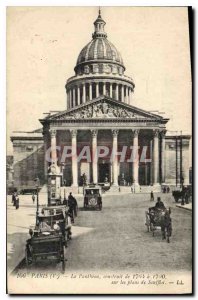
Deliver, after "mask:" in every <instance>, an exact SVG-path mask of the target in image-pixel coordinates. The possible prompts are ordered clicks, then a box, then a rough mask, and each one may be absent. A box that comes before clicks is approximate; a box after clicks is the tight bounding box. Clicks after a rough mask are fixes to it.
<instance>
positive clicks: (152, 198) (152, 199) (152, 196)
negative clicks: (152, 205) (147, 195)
mask: <svg viewBox="0 0 198 300" xmlns="http://www.w3.org/2000/svg"><path fill="white" fill-rule="evenodd" d="M150 200H151V201H154V193H153V191H151V199H150Z"/></svg>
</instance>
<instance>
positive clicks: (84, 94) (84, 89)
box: [82, 83, 86, 103]
mask: <svg viewBox="0 0 198 300" xmlns="http://www.w3.org/2000/svg"><path fill="white" fill-rule="evenodd" d="M82 98H83V101H82V102H83V103H85V102H86V86H85V83H83V94H82Z"/></svg>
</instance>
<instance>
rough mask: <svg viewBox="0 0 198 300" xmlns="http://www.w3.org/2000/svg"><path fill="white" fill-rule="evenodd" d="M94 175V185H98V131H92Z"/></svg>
mask: <svg viewBox="0 0 198 300" xmlns="http://www.w3.org/2000/svg"><path fill="white" fill-rule="evenodd" d="M91 134H92V174H93V183H98V157H97V134H98V131H97V130H92V131H91Z"/></svg>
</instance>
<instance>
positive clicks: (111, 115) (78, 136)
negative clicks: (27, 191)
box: [11, 11, 190, 193]
mask: <svg viewBox="0 0 198 300" xmlns="http://www.w3.org/2000/svg"><path fill="white" fill-rule="evenodd" d="M105 24H106V23H105V21H104V20H103V19H102V16H101V12H100V11H99V15H98V17H97V19H96V21H95V22H94V33H93V34H92V40H91V41H90V42H89V43H88V44H87V45H86V46H85V47H84V48H83V49H82V50H81V51H80V53H79V55H78V58H77V62H76V66H75V67H74V72H75V75H74V76H72V77H70V78H69V79H68V80H67V82H66V85H65V89H66V94H67V100H66V109H65V110H63V111H60V112H58V113H55V114H52V113H49V114H48V115H47V116H46V117H45V118H43V119H41V120H40V122H41V124H42V126H43V129H42V133H41V131H40V130H37V131H34V132H32V133H24V134H23V135H22V134H21V133H19V134H18V135H17V134H16V135H13V136H12V137H11V139H12V142H13V148H14V156H15V162H16V163H15V167H14V168H15V173H14V177H15V186H18V187H21V186H23V185H26V186H27V185H31V184H32V183H33V180H34V179H33V178H35V177H36V175H38V176H39V177H40V179H41V182H42V184H43V185H45V184H46V183H47V178H48V175H49V172H51V171H52V167H53V170H54V171H53V172H54V173H55V174H56V175H58V178H59V183H58V188H59V189H60V190H62V186H67V187H68V188H67V191H73V192H75V193H77V192H79V193H81V192H82V186H83V184H85V182H86V184H89V183H94V184H99V185H101V186H105V187H108V188H110V189H111V191H120V192H122V191H129V192H131V190H132V191H133V192H139V191H141V192H150V191H151V190H153V191H161V186H162V185H166V184H167V185H173V186H175V185H176V186H177V185H178V184H181V182H183V184H188V183H189V173H188V171H189V161H188V153H189V152H188V151H189V140H190V136H180V137H178V136H166V124H167V122H168V119H167V118H163V117H162V116H161V115H159V114H153V113H151V112H148V111H145V110H142V109H139V108H137V107H135V106H134V103H133V93H134V89H135V84H134V82H133V80H132V78H130V77H128V76H126V75H125V71H126V68H125V65H124V62H123V59H122V56H121V54H120V52H119V51H118V49H117V48H116V47H115V46H114V45H113V44H112V43H111V42H110V41H109V40H108V38H107V33H106V32H105ZM42 134H43V135H42ZM27 144H28V146H27ZM26 148H27V151H26V150H24V149H26ZM35 153H36V154H35ZM25 157H26V158H27V160H26V159H25ZM36 157H37V158H38V159H37V158H36ZM43 157H45V158H44V159H43ZM46 158H47V159H46ZM31 159H32V160H33V161H32V160H31ZM26 161H28V163H29V165H28V163H27V164H25V163H26ZM24 168H25V169H28V170H30V171H29V173H28V174H29V175H30V176H29V177H28V176H25V177H24V172H23V170H24ZM63 189H64V188H63Z"/></svg>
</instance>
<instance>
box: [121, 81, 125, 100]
mask: <svg viewBox="0 0 198 300" xmlns="http://www.w3.org/2000/svg"><path fill="white" fill-rule="evenodd" d="M121 101H122V102H125V99H124V85H123V84H122V85H121Z"/></svg>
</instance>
